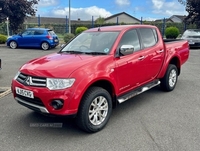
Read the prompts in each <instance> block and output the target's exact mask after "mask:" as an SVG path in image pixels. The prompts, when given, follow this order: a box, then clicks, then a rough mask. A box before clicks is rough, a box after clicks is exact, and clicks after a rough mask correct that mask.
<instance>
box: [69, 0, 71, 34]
mask: <svg viewBox="0 0 200 151" xmlns="http://www.w3.org/2000/svg"><path fill="white" fill-rule="evenodd" d="M70 14H71V8H70V0H69V33H71V15H70Z"/></svg>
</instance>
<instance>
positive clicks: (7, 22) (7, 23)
mask: <svg viewBox="0 0 200 151" xmlns="http://www.w3.org/2000/svg"><path fill="white" fill-rule="evenodd" d="M6 20H7V35H8V37H9V27H8V21H9V18H8V17H7V18H6Z"/></svg>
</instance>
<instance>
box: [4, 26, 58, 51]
mask: <svg viewBox="0 0 200 151" xmlns="http://www.w3.org/2000/svg"><path fill="white" fill-rule="evenodd" d="M6 43H7V46H9V47H10V48H12V49H15V48H17V47H36V48H42V49H43V50H48V49H50V48H55V47H56V46H57V45H58V44H59V39H58V36H57V35H56V34H55V32H54V31H53V30H51V29H46V28H27V29H26V30H25V31H24V32H22V33H20V34H17V35H13V36H10V37H8V39H7V42H6Z"/></svg>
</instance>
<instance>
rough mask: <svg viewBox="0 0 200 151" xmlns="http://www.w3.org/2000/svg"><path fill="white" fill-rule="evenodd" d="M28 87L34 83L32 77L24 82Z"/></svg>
mask: <svg viewBox="0 0 200 151" xmlns="http://www.w3.org/2000/svg"><path fill="white" fill-rule="evenodd" d="M24 82H25V83H26V84H27V85H31V83H32V77H27V78H26V80H25V81H24Z"/></svg>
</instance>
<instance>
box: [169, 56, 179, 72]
mask: <svg viewBox="0 0 200 151" xmlns="http://www.w3.org/2000/svg"><path fill="white" fill-rule="evenodd" d="M169 64H173V65H175V66H176V67H177V69H178V75H180V73H181V64H180V59H179V58H178V57H173V58H172V59H171V60H170V62H169Z"/></svg>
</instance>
